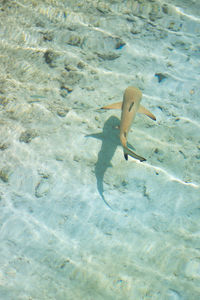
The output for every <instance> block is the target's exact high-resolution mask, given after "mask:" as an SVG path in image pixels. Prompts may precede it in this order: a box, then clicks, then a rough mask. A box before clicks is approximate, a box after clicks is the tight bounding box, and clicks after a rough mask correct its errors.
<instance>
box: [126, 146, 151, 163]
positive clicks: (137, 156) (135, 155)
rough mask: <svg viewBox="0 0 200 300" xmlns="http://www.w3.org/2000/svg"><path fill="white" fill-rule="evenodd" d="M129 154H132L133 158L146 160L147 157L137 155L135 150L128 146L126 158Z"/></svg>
mask: <svg viewBox="0 0 200 300" xmlns="http://www.w3.org/2000/svg"><path fill="white" fill-rule="evenodd" d="M128 155H130V156H132V157H133V158H135V159H137V160H139V161H145V160H146V159H145V158H144V157H142V156H139V155H137V154H136V153H135V152H133V151H132V150H131V149H129V148H128V147H124V158H125V159H126V160H128Z"/></svg>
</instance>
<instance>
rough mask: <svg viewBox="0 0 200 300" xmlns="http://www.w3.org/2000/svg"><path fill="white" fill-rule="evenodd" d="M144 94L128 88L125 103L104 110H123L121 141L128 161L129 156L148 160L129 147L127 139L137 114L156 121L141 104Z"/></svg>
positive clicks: (115, 104) (124, 98)
mask: <svg viewBox="0 0 200 300" xmlns="http://www.w3.org/2000/svg"><path fill="white" fill-rule="evenodd" d="M141 98H142V92H141V91H140V90H139V89H138V88H136V87H132V86H130V87H128V88H126V90H125V92H124V97H123V102H117V103H114V104H111V105H108V106H104V107H102V109H121V110H122V112H121V122H120V141H121V144H122V146H123V149H124V157H125V159H126V160H128V155H130V156H132V157H134V158H135V159H138V160H140V161H144V160H146V159H145V158H143V157H141V156H139V155H137V154H136V153H134V152H133V151H132V150H131V149H129V148H128V146H127V137H128V132H129V130H130V127H131V124H132V122H133V120H134V119H135V115H136V113H137V112H140V113H144V114H146V115H147V116H149V117H150V118H151V119H153V120H156V117H155V116H154V115H153V114H152V113H151V112H150V111H148V110H147V109H146V108H144V107H143V106H142V105H141V104H140V101H141Z"/></svg>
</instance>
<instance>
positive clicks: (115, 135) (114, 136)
mask: <svg viewBox="0 0 200 300" xmlns="http://www.w3.org/2000/svg"><path fill="white" fill-rule="evenodd" d="M119 123H120V120H119V119H118V118H116V117H114V116H111V117H110V118H109V119H108V120H107V121H106V122H105V124H104V127H103V131H102V132H100V133H94V134H90V135H86V137H93V138H96V139H100V140H101V141H102V145H101V150H100V151H99V154H98V160H97V162H96V164H95V170H94V171H95V176H96V179H97V189H98V192H99V194H100V196H101V197H102V199H103V201H104V202H105V203H106V205H107V206H108V207H109V208H111V206H110V205H109V204H108V202H107V201H106V199H105V197H104V188H103V180H104V174H105V172H106V170H107V168H109V167H111V166H112V165H111V163H110V161H111V159H112V157H113V155H114V153H115V150H116V148H117V146H118V145H120V140H119V130H118V129H117V127H119ZM111 209H112V208H111Z"/></svg>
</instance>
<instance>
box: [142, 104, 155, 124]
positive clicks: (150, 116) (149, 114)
mask: <svg viewBox="0 0 200 300" xmlns="http://www.w3.org/2000/svg"><path fill="white" fill-rule="evenodd" d="M138 112H139V113H141V114H145V115H147V116H148V117H149V118H151V119H152V120H154V121H156V117H155V116H154V115H153V114H152V113H151V112H150V111H149V110H148V109H146V108H145V107H144V106H142V105H141V104H140V106H139V109H138Z"/></svg>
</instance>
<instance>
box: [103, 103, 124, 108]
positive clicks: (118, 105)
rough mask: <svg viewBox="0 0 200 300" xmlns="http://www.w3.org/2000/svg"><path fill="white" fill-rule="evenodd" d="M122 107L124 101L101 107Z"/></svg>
mask: <svg viewBox="0 0 200 300" xmlns="http://www.w3.org/2000/svg"><path fill="white" fill-rule="evenodd" d="M121 108H122V102H117V103H113V104H110V105H106V106H103V107H101V109H121Z"/></svg>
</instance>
